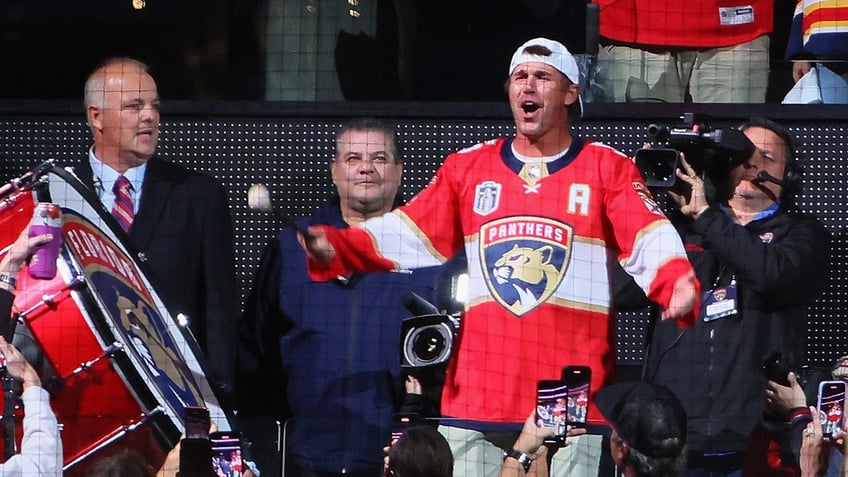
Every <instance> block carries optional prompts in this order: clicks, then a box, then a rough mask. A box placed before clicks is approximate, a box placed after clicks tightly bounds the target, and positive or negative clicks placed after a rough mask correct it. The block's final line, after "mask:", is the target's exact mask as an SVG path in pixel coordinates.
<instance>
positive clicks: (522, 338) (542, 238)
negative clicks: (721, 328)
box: [303, 38, 699, 477]
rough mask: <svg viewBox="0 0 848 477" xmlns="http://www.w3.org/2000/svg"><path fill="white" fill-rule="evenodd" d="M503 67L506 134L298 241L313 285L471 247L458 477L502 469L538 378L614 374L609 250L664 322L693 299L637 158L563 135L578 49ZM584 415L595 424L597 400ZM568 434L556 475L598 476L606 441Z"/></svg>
mask: <svg viewBox="0 0 848 477" xmlns="http://www.w3.org/2000/svg"><path fill="white" fill-rule="evenodd" d="M508 73H509V82H508V94H509V102H510V107H511V110H512V114H513V118H514V120H515V125H516V135H515V136H514V137H511V138H500V139H493V140H490V141H486V142H484V143H481V144H477V145H476V146H472V147H470V148H468V149H465V150H462V151H459V152H457V153H455V154H451V155H450V156H448V158H447V159H446V160H445V162H444V165H443V166H442V167H441V168H440V169H439V170H438V172H437V173H436V176H435V177H434V178H433V180H432V181H431V183H430V184H429V185H428V186H427V187H426V188H425V189H424V190H423V191H422V192H421V193H420V194H418V195H417V196H416V197H415V198H413V200H412V201H410V203H409V204H408V205H406V206H404V207H400V208H399V209H396V210H395V211H394V212H392V213H389V214H386V215H383V216H381V217H377V218H373V219H370V220H368V221H366V222H364V223H363V225H362V227H352V228H349V229H346V230H338V229H334V228H332V227H326V226H314V227H310V229H309V236H308V237H306V238H304V239H303V243H304V245H305V247H306V249H307V251H308V253H309V266H310V274H311V276H312V277H313V278H314V279H317V280H326V279H332V278H336V277H338V276H340V275H341V276H345V275H347V274H349V273H351V272H352V271H353V270H363V271H372V270H392V269H403V268H416V267H424V266H428V265H436V264H440V263H443V262H444V261H446V260H447V259H449V258H450V257H452V256H453V255H454V254H455V253H456V252H457V251H459V250H460V249H461V248H462V247H465V252H466V255H467V259H468V273H469V275H470V284H469V299H468V303H467V310H466V313H465V315H464V316H463V318H462V325H461V330H460V332H459V335H458V338H457V340H458V348H457V351H456V353H455V354H454V356H452V360H451V363H450V365H449V369H448V375H447V378H446V382H445V386H444V389H443V391H442V403H441V405H442V413H443V415H444V416H445V418H446V419H445V420H444V421H443V423H442V424H443V425H442V426H441V427H440V431H441V432H442V433H443V434H444V435H445V437H446V438H447V439H448V441H449V442H450V444H451V448H452V449H453V452H454V460H455V465H454V469H455V475H469V476H472V475H473V476H475V477H478V476H489V475H497V473H498V471H499V470H500V467H501V461H502V459H503V455H504V454H503V451H502V449H501V448H499V447H497V446H496V445H495V444H493V442H497V443H502V444H501V445H503V446H504V447H505V448H509V446H510V445H511V444H512V443H513V442H514V441H515V438H516V437H517V435H518V432H519V431H520V430H521V427H522V424H523V423H524V421H525V418H526V417H527V415H526V412H527V409H533V408H534V406H535V403H536V396H535V393H536V382H537V381H538V380H542V379H558V378H559V377H560V374H561V371H562V367H563V366H565V365H585V366H590V367H591V368H592V384H591V387H592V389H601V388H602V387H603V386H604V385H606V384H608V383H609V382H610V381H611V380H612V373H613V371H614V368H615V333H614V327H613V326H612V325H613V323H612V319H611V315H610V283H609V274H608V266H609V261H610V260H616V261H618V263H620V264H621V265H622V267H623V268H624V270H626V271H627V272H628V273H630V274H631V275H632V276H633V277H634V278H635V280H636V282H637V283H638V284H639V285H640V286H641V287H642V288H643V290H645V292H646V293H647V295H648V296H649V297H650V298H651V299H652V300H654V301H656V302H657V303H659V304H660V305H661V306H662V307H663V308H664V312H663V314H662V316H663V318H665V319H681V320H684V321H686V320H691V319H692V318H693V316H692V310H693V307H694V306H695V305H696V304H697V302H698V296H699V293H698V285H697V282H696V281H695V278H694V274H693V271H692V267H691V265H690V263H689V261H688V260H687V259H686V252H685V250H684V248H683V245H682V243H681V241H680V239H679V237H678V234H677V232H676V231H675V229H674V227H672V225H671V224H670V223H669V221H668V220H667V219H666V217H665V216H664V215H663V214H662V212H661V211H660V209H659V207H658V206H657V204H656V203H655V202H654V200H653V199H652V197H651V195H650V193H649V192H648V189H647V188H646V186H645V184H644V182H643V181H642V177H641V176H640V174H639V171H638V170H637V169H636V167H635V166H634V165H633V163H632V161H631V160H630V159H629V158H628V157H627V156H625V155H624V154H622V153H620V152H618V151H616V150H615V149H613V148H611V147H609V146H606V145H603V144H600V143H593V142H591V141H588V140H585V139H582V138H579V137H575V136H572V135H571V133H570V131H569V120H570V119H572V118H574V117H576V116H579V115H580V114H581V106H580V101H579V87H578V78H579V76H578V70H577V64H576V63H575V60H574V57H573V56H572V55H571V54H570V53H569V52H568V50H567V49H566V48H565V47H564V46H563V45H562V44H560V43H558V42H556V41H551V40H548V39H545V38H536V39H533V40H530V41H528V42H526V43H525V44H523V45H521V46H520V47H519V48H518V50H517V51H516V52H515V54H514V55H513V57H512V61H511V64H510V66H509V70H508ZM589 421H590V423H591V422H592V421H594V423H595V424H603V422H604V421H603V418H602V416H601V415H600V413H599V412H598V410H597V408H595V407H594V405H592V406H590V408H589ZM570 441H571V445H569V446H568V447H567V448H566V450H565V451H564V452H559V453H558V454H557V460H555V461H554V464H553V466H552V469H551V470H552V471H553V474H554V475H565V474H570V475H594V474H596V473H597V471H598V462H599V457H600V452H601V437H600V436H599V435H588V434H587V435H583V436H580V437H575V438H570ZM558 460H562V461H563V463H562V464H560V463H559V462H558Z"/></svg>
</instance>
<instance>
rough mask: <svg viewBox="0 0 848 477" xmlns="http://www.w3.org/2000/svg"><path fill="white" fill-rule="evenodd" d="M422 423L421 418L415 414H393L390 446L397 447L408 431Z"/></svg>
mask: <svg viewBox="0 0 848 477" xmlns="http://www.w3.org/2000/svg"><path fill="white" fill-rule="evenodd" d="M420 423H421V416H419V415H418V414H415V413H395V414H392V440H391V442H390V443H389V445H395V442H397V440H398V439H400V436H402V435H403V433H404V432H405V431H406V430H407V429H409V428H410V427H412V426H415V425H417V424H420Z"/></svg>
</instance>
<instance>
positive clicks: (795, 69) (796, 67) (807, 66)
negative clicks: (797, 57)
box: [792, 61, 813, 83]
mask: <svg viewBox="0 0 848 477" xmlns="http://www.w3.org/2000/svg"><path fill="white" fill-rule="evenodd" d="M812 68H813V64H812V63H810V62H809V61H793V62H792V80H793V81H794V82H795V83H797V82H798V81H799V80H800V79H801V78H803V77H804V75H805V74H807V73H809V72H810V70H811V69H812Z"/></svg>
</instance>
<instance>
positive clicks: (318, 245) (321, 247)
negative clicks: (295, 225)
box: [297, 225, 336, 263]
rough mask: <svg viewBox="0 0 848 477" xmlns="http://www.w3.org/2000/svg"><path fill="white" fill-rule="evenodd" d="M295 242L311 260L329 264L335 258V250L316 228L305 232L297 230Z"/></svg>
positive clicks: (318, 228) (325, 236)
mask: <svg viewBox="0 0 848 477" xmlns="http://www.w3.org/2000/svg"><path fill="white" fill-rule="evenodd" d="M297 241H298V242H300V246H301V247H303V250H304V251H306V255H308V256H309V258H311V259H312V260H315V261H316V262H321V263H330V262H331V261H332V260H333V258H334V257H335V256H336V249H335V248H333V244H331V243H330V241H329V240H328V239H327V234H326V233H324V230H323V229H322V228H321V227H318V226H315V225H313V226H311V227H309V228H307V229H306V230H305V231H304V230H301V229H298V234H297Z"/></svg>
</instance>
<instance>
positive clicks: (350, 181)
mask: <svg viewBox="0 0 848 477" xmlns="http://www.w3.org/2000/svg"><path fill="white" fill-rule="evenodd" d="M330 173H331V174H332V177H333V184H335V186H336V189H337V190H338V193H339V197H340V199H341V208H342V216H343V217H344V219H345V221H346V222H347V223H349V224H350V223H352V222H360V221H362V220H365V219H368V218H371V217H375V216H378V215H382V214H385V213H386V212H389V211H390V210H392V206H393V204H394V200H395V197H396V196H397V193H398V189H399V188H400V181H401V177H402V175H403V161H402V159H401V156H400V152H399V151H398V147H397V142H396V140H395V131H394V129H393V128H392V127H390V126H388V125H386V124H385V123H383V122H381V121H378V120H376V119H371V118H362V119H356V120H353V121H351V122H348V123H346V124H345V125H344V126H342V128H341V129H339V131H338V133H337V134H336V153H335V155H334V156H333V161H332V163H331V164H330Z"/></svg>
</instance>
